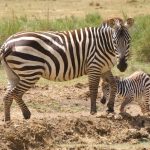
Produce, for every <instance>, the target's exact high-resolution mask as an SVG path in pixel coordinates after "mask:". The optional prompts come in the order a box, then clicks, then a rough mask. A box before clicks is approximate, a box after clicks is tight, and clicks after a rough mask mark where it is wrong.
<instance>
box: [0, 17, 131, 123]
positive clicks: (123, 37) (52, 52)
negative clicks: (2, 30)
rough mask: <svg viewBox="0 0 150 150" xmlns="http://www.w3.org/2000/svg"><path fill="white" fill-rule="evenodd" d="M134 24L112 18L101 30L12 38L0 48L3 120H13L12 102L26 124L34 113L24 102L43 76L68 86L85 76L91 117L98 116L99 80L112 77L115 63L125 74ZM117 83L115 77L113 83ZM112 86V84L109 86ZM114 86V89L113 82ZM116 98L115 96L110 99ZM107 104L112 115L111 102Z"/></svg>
mask: <svg viewBox="0 0 150 150" xmlns="http://www.w3.org/2000/svg"><path fill="white" fill-rule="evenodd" d="M132 24H133V19H132V18H129V19H127V20H126V21H123V20H122V19H120V18H112V19H110V20H107V21H105V22H104V23H103V24H102V25H101V26H100V27H87V28H83V29H78V30H73V31H66V32H24V33H17V34H15V35H12V36H11V37H9V38H8V39H7V40H6V41H5V43H4V44H3V45H2V47H1V59H2V64H3V66H4V69H5V71H6V74H7V77H8V81H9V86H8V90H7V92H6V95H5V97H4V99H3V100H4V110H5V112H4V116H5V121H9V120H10V106H11V104H12V101H13V99H15V100H16V102H17V103H18V105H19V106H20V108H21V110H22V113H23V116H24V118H25V119H29V118H30V115H31V113H30V111H29V109H28V108H27V106H26V105H25V103H24V102H23V100H22V96H23V94H24V93H25V92H26V91H28V90H29V88H31V87H32V86H33V85H34V84H35V83H36V82H37V81H38V80H39V78H40V77H43V78H46V79H49V80H54V81H64V80H71V79H74V78H76V77H79V76H82V75H86V74H87V75H88V77H89V89H90V94H91V114H94V113H96V97H97V91H98V85H99V80H100V77H101V76H103V75H107V76H110V77H112V74H111V72H110V71H109V70H110V69H111V68H112V67H113V66H114V65H115V64H116V60H117V59H116V57H117V58H118V69H119V70H120V71H125V69H126V68H127V63H126V61H127V56H128V49H129V44H130V35H129V33H128V27H130V26H132ZM111 79H112V81H113V78H111ZM110 82H111V81H110ZM112 87H114V88H113V89H114V91H113V90H112V93H115V89H116V88H115V87H116V85H115V84H114V83H113V84H112ZM112 95H113V97H115V96H114V94H112ZM113 97H112V100H111V101H110V104H108V108H109V110H111V111H112V110H113V101H114V100H113V99H114V98H113Z"/></svg>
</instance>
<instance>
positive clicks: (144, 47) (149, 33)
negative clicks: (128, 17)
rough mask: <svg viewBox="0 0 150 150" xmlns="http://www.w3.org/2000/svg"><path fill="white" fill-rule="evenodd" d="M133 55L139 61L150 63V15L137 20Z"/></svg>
mask: <svg viewBox="0 0 150 150" xmlns="http://www.w3.org/2000/svg"><path fill="white" fill-rule="evenodd" d="M132 53H133V58H134V59H136V60H137V61H143V62H150V15H147V16H139V17H136V18H135V25H134V27H133V29H132Z"/></svg>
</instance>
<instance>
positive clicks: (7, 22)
mask: <svg viewBox="0 0 150 150" xmlns="http://www.w3.org/2000/svg"><path fill="white" fill-rule="evenodd" d="M101 21H102V18H101V16H100V15H99V14H97V13H94V14H88V15H86V16H85V17H83V18H79V17H78V18H77V17H74V16H71V17H66V18H64V19H55V20H49V19H38V18H34V19H28V17H27V16H22V17H16V16H15V15H13V16H12V18H5V19H1V20H0V43H3V42H4V40H6V39H7V38H8V37H9V36H10V35H12V34H14V33H16V32H21V31H47V30H48V31H50V30H55V31H56V30H57V31H64V30H72V29H77V28H82V27H88V26H98V25H100V22H101Z"/></svg>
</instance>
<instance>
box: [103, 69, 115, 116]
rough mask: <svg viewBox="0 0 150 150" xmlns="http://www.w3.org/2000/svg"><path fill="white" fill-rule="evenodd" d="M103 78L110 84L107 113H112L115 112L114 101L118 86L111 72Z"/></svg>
mask: <svg viewBox="0 0 150 150" xmlns="http://www.w3.org/2000/svg"><path fill="white" fill-rule="evenodd" d="M103 78H104V79H105V80H106V81H107V82H108V83H109V86H110V97H109V101H108V103H107V107H108V110H107V111H108V112H110V113H111V112H114V101H115V97H116V92H117V84H116V80H115V78H114V76H113V74H112V72H111V71H108V72H106V73H104V74H103Z"/></svg>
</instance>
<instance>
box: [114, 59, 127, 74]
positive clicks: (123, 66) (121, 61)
mask: <svg viewBox="0 0 150 150" xmlns="http://www.w3.org/2000/svg"><path fill="white" fill-rule="evenodd" d="M127 67H128V64H127V63H126V60H125V57H123V58H121V59H119V63H118V65H117V68H118V69H119V70H120V71H121V72H124V71H125V70H126V69H127Z"/></svg>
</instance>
